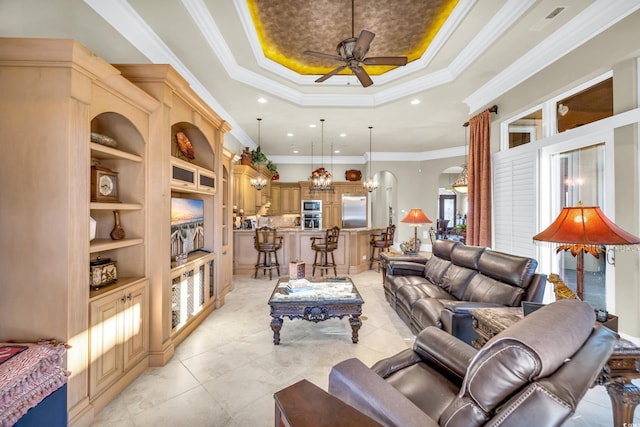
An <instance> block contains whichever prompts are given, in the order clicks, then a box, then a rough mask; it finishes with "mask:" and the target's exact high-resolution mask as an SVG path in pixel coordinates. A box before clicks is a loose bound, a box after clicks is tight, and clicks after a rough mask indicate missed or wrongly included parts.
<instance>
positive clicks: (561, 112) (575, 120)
mask: <svg viewBox="0 0 640 427" xmlns="http://www.w3.org/2000/svg"><path fill="white" fill-rule="evenodd" d="M556 111H557V113H558V114H557V129H558V132H559V133H560V132H564V131H566V130H569V129H573V128H577V127H579V126H583V125H586V124H588V123H593V122H595V121H598V120H601V119H604V118H606V117H611V116H613V78H612V77H609V78H608V79H606V80H603V81H601V82H599V83H596V84H594V85H593V86H590V87H588V88H587V89H584V90H582V91H580V92H578V93H576V94H573V95H571V96H568V97H566V98H563V99H561V100H559V101H558V102H557V103H556Z"/></svg>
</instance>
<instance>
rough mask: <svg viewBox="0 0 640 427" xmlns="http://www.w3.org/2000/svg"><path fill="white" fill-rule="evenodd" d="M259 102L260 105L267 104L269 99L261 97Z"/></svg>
mask: <svg viewBox="0 0 640 427" xmlns="http://www.w3.org/2000/svg"><path fill="white" fill-rule="evenodd" d="M258 102H259V103H260V104H266V103H267V98H262V97H260V98H258Z"/></svg>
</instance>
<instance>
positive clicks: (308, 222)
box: [302, 212, 322, 230]
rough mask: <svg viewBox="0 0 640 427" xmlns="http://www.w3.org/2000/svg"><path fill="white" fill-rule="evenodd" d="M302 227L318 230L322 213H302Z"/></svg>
mask: <svg viewBox="0 0 640 427" xmlns="http://www.w3.org/2000/svg"><path fill="white" fill-rule="evenodd" d="M302 228H303V229H305V230H320V229H321V228H322V214H321V213H318V212H314V213H303V214H302Z"/></svg>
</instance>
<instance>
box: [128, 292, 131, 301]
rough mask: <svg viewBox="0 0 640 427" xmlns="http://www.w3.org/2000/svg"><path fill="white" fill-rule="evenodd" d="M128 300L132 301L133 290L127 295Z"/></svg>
mask: <svg viewBox="0 0 640 427" xmlns="http://www.w3.org/2000/svg"><path fill="white" fill-rule="evenodd" d="M127 301H131V292H129V294H128V295H127Z"/></svg>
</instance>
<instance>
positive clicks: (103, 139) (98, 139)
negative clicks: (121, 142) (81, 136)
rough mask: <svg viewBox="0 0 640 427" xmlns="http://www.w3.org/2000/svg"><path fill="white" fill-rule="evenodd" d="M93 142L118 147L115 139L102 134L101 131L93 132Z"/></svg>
mask: <svg viewBox="0 0 640 427" xmlns="http://www.w3.org/2000/svg"><path fill="white" fill-rule="evenodd" d="M91 142H95V143H96V144H100V145H105V146H107V147H112V148H116V147H117V146H118V143H117V142H116V140H115V139H113V138H109V137H108V136H106V135H100V134H99V133H95V132H91Z"/></svg>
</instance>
